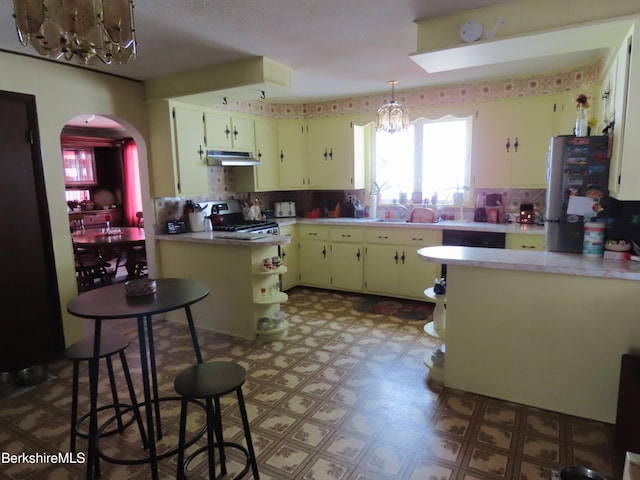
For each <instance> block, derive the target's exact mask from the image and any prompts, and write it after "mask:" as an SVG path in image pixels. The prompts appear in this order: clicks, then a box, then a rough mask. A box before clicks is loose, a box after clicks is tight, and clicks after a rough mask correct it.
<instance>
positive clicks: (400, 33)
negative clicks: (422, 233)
mask: <svg viewBox="0 0 640 480" xmlns="http://www.w3.org/2000/svg"><path fill="white" fill-rule="evenodd" d="M503 1H504V0H447V1H442V0H393V1H390V0H347V1H345V0H262V1H256V0H216V1H215V2H204V1H202V0H180V1H179V2H176V1H175V0H135V26H136V33H137V41H138V58H137V59H136V60H132V61H131V62H130V63H129V64H126V65H111V66H102V65H101V66H98V67H91V68H96V69H98V70H101V71H105V72H109V73H113V74H116V75H120V76H124V77H127V78H131V79H137V80H148V79H151V78H156V77H161V76H165V75H168V74H172V73H178V72H185V71H191V70H195V69H199V68H202V67H207V66H212V65H216V64H221V63H227V62H230V61H235V60H241V59H246V58H250V57H253V56H264V57H268V58H270V59H272V60H274V61H276V62H278V63H281V64H283V65H286V66H287V67H289V68H291V69H292V72H293V74H292V92H291V94H290V95H287V96H283V97H279V98H277V99H271V100H274V101H277V102H289V103H301V102H313V101H321V100H326V99H329V98H342V97H350V96H358V95H366V94H379V93H383V92H387V91H388V88H389V87H388V86H387V84H386V82H387V81H388V80H399V81H400V84H399V85H398V87H397V88H398V89H400V90H402V89H409V88H417V87H425V86H430V85H434V84H442V83H447V82H452V81H461V80H464V81H469V80H473V79H475V78H481V77H486V76H488V75H491V76H496V75H514V74H516V73H519V74H521V75H522V74H525V73H527V72H526V70H527V69H531V68H532V65H531V64H529V65H527V64H526V63H524V62H522V63H521V62H515V63H513V64H509V65H506V64H505V65H503V66H502V67H500V68H498V67H496V66H492V67H491V68H490V69H486V68H485V69H482V68H480V69H474V70H473V71H465V70H462V71H460V70H459V71H454V72H441V73H436V74H428V73H426V72H425V71H424V70H423V69H422V68H420V67H419V66H418V65H417V64H416V63H415V62H414V61H413V60H411V58H410V57H409V55H410V54H412V53H414V52H415V50H416V46H417V38H416V35H417V27H416V25H415V23H414V22H415V21H416V20H422V19H426V18H429V17H434V16H440V15H446V14H451V13H453V12H457V11H463V10H469V9H473V8H478V7H483V6H487V5H491V4H496V3H502V2H503ZM12 13H13V9H12V2H9V1H3V2H0V49H3V50H6V51H14V52H20V53H22V54H27V55H34V56H38V55H37V53H36V52H35V50H33V48H32V47H26V48H25V47H23V46H22V45H20V43H19V42H18V40H17V37H16V34H15V26H14V22H13V18H12ZM592 58H593V56H592V54H589V53H583V54H581V56H579V57H578V58H575V59H573V60H572V62H567V60H566V59H565V58H563V59H558V60H557V61H558V65H559V66H560V65H561V66H562V67H564V68H565V69H566V68H570V67H571V66H572V65H571V63H583V64H584V62H586V61H590V60H591V59H592ZM60 61H61V62H65V61H64V60H60ZM549 62H550V63H549V68H553V59H549ZM536 68H537V70H531V71H538V72H539V70H540V66H539V63H538V64H537V65H536Z"/></svg>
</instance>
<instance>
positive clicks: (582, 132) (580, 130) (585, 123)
mask: <svg viewBox="0 0 640 480" xmlns="http://www.w3.org/2000/svg"><path fill="white" fill-rule="evenodd" d="M573 133H574V135H575V136H576V137H588V136H589V117H588V115H587V111H586V110H585V109H584V108H582V107H581V108H579V109H578V116H577V117H576V127H575V128H574V130H573Z"/></svg>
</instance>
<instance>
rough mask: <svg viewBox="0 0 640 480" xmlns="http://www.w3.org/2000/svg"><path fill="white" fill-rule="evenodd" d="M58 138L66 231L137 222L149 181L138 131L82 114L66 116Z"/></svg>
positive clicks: (115, 121)
mask: <svg viewBox="0 0 640 480" xmlns="http://www.w3.org/2000/svg"><path fill="white" fill-rule="evenodd" d="M60 144H61V150H62V163H63V168H64V177H65V201H66V202H67V206H68V210H69V226H70V231H73V230H75V229H77V228H80V227H82V228H84V227H85V226H86V227H88V228H91V227H100V226H104V225H105V222H107V221H108V222H110V224H111V226H113V227H129V226H140V225H141V215H140V212H144V211H145V210H149V205H145V203H144V202H143V198H147V199H148V198H149V196H148V191H149V187H148V175H147V173H146V172H147V169H146V148H145V147H144V141H142V138H141V136H140V134H139V133H138V132H137V131H136V130H135V129H134V128H132V127H131V126H127V124H126V122H124V121H122V120H120V119H118V118H114V117H110V116H104V115H98V114H82V115H78V116H76V117H73V118H71V119H70V120H69V121H67V123H66V124H65V126H64V127H63V129H62V131H61V134H60ZM145 193H146V195H145ZM117 270H118V269H117V268H116V272H115V273H117ZM125 273H126V272H125ZM122 278H123V277H121V278H120V279H122Z"/></svg>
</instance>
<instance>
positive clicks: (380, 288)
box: [364, 228, 442, 300]
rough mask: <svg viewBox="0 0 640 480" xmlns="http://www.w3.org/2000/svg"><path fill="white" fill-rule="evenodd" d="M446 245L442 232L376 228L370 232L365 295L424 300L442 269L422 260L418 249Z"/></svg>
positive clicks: (366, 251) (368, 236) (368, 232)
mask: <svg viewBox="0 0 640 480" xmlns="http://www.w3.org/2000/svg"><path fill="white" fill-rule="evenodd" d="M437 245H442V233H441V231H440V230H433V229H429V230H427V229H421V228H415V229H414V228H411V229H409V228H397V229H393V228H380V229H378V228H372V229H368V230H367V231H366V248H365V284H364V291H365V292H369V293H375V294H379V295H390V296H397V297H403V298H412V299H416V300H424V299H425V298H424V289H425V288H426V287H427V286H429V285H432V284H433V279H435V278H436V277H437V276H439V272H440V266H439V265H438V264H435V263H429V262H425V261H424V260H420V258H419V257H418V253H417V252H418V249H420V248H422V247H433V246H437Z"/></svg>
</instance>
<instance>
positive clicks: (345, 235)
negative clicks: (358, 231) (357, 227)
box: [340, 233, 351, 238]
mask: <svg viewBox="0 0 640 480" xmlns="http://www.w3.org/2000/svg"><path fill="white" fill-rule="evenodd" d="M340 236H341V237H343V238H351V235H349V234H348V233H343V234H341V235H340Z"/></svg>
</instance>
